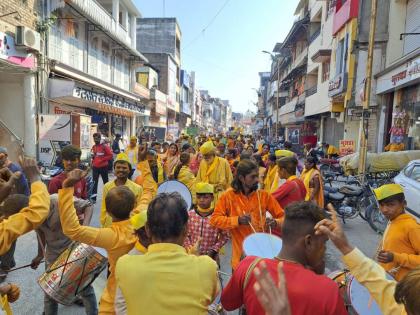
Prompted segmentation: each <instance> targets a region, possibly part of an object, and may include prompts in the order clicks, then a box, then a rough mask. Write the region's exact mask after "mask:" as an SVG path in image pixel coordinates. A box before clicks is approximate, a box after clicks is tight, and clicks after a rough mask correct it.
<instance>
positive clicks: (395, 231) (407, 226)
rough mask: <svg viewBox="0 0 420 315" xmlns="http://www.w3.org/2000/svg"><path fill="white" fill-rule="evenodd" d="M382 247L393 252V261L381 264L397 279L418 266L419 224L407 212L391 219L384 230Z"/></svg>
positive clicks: (419, 253) (419, 247)
mask: <svg viewBox="0 0 420 315" xmlns="http://www.w3.org/2000/svg"><path fill="white" fill-rule="evenodd" d="M382 244H383V245H382V249H383V250H385V251H389V252H392V253H394V261H393V262H390V263H387V264H381V265H382V267H383V268H384V269H385V270H386V271H387V272H389V273H390V274H391V275H392V276H394V278H395V279H396V280H397V281H400V280H401V279H402V278H404V276H405V275H406V274H407V273H408V272H409V271H410V270H412V269H415V268H418V267H420V224H418V223H417V222H416V220H415V219H414V218H413V217H412V216H411V215H409V214H405V213H404V214H401V215H399V216H398V217H396V218H395V219H394V220H392V221H391V222H390V223H389V225H388V227H387V229H386V230H385V232H384V237H383V241H382Z"/></svg>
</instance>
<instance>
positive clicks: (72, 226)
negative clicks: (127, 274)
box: [58, 187, 136, 314]
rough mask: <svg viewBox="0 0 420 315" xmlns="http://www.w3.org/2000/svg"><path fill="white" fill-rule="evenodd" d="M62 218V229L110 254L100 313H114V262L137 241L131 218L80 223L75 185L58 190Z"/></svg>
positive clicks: (65, 232) (66, 233)
mask: <svg viewBox="0 0 420 315" xmlns="http://www.w3.org/2000/svg"><path fill="white" fill-rule="evenodd" d="M58 204H59V207H58V208H59V211H60V220H61V226H62V228H63V232H64V234H65V235H67V236H68V237H69V238H70V239H72V240H74V241H78V242H82V243H85V244H88V245H92V246H97V247H102V248H104V249H105V250H106V251H107V253H108V262H109V271H110V275H109V278H108V281H107V283H106V287H105V289H104V291H103V293H102V296H101V300H100V302H99V314H115V310H114V298H115V293H116V284H115V264H116V263H117V260H118V258H120V257H121V256H122V255H125V254H127V253H128V252H129V251H130V250H131V249H132V248H133V246H134V244H135V243H136V237H135V235H134V230H133V228H132V226H131V223H130V220H125V221H120V222H112V224H111V226H110V227H109V228H94V227H91V226H83V225H80V223H79V220H78V219H77V216H76V210H75V209H74V203H73V187H70V188H64V189H60V190H59V192H58Z"/></svg>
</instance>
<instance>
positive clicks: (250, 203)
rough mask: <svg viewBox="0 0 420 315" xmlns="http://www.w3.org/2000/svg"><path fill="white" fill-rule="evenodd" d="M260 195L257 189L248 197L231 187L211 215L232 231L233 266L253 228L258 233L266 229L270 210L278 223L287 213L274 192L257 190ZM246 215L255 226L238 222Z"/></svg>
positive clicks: (214, 222)
mask: <svg viewBox="0 0 420 315" xmlns="http://www.w3.org/2000/svg"><path fill="white" fill-rule="evenodd" d="M258 195H259V198H258ZM258 195H257V192H253V193H251V194H250V195H249V196H245V195H244V194H242V193H237V192H235V191H234V190H233V189H232V188H231V189H229V190H227V191H225V192H224V193H223V194H222V195H221V196H220V198H219V201H218V202H217V204H216V208H215V209H214V212H213V214H212V216H211V218H210V224H211V225H213V226H215V227H217V228H219V229H224V230H230V233H231V236H232V268H233V269H235V268H236V266H237V265H238V264H239V261H240V259H241V256H242V243H243V241H244V239H245V238H246V237H247V236H248V235H250V234H252V233H253V229H252V227H253V228H254V229H255V230H256V231H257V232H262V231H267V229H266V228H265V217H266V212H267V211H268V212H269V213H270V214H271V215H272V216H273V218H275V219H277V220H278V221H279V222H280V219H282V218H283V216H284V211H283V209H282V208H281V207H280V206H279V204H278V202H277V201H276V200H275V199H274V198H273V197H272V196H271V194H269V193H268V192H266V191H263V190H258ZM258 199H259V200H260V203H259V202H258ZM259 205H260V206H259ZM260 210H261V212H260ZM245 214H250V215H251V224H252V227H251V226H249V225H239V222H238V218H239V217H240V216H242V215H245Z"/></svg>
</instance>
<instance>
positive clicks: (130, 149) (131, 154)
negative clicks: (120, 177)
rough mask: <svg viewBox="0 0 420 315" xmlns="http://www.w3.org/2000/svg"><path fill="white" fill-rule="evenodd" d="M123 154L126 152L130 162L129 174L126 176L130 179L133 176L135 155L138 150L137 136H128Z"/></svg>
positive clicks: (135, 163) (135, 162)
mask: <svg viewBox="0 0 420 315" xmlns="http://www.w3.org/2000/svg"><path fill="white" fill-rule="evenodd" d="M124 152H125V154H127V157H128V160H129V161H130V164H131V171H130V175H129V176H128V177H129V178H130V179H131V176H133V173H134V171H135V170H136V165H137V155H138V152H139V146H138V145H137V137H136V136H132V137H130V144H129V145H128V146H127V147H126V148H125V151H124Z"/></svg>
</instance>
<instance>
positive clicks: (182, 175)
mask: <svg viewBox="0 0 420 315" xmlns="http://www.w3.org/2000/svg"><path fill="white" fill-rule="evenodd" d="M177 180H179V181H180V182H181V183H183V184H184V185H185V186H187V187H188V189H189V190H190V192H191V196H192V198H193V203H194V204H195V183H196V181H195V176H194V173H193V172H192V171H191V169H190V168H189V167H188V166H183V167H181V169H180V170H179V174H178V178H177Z"/></svg>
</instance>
